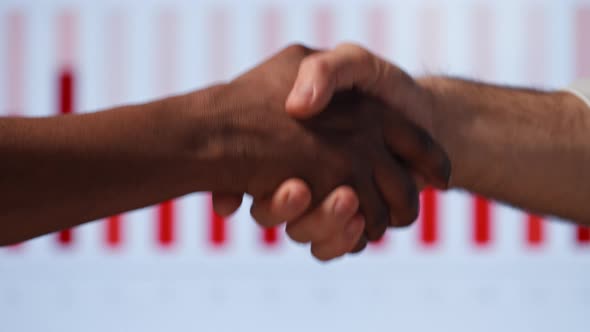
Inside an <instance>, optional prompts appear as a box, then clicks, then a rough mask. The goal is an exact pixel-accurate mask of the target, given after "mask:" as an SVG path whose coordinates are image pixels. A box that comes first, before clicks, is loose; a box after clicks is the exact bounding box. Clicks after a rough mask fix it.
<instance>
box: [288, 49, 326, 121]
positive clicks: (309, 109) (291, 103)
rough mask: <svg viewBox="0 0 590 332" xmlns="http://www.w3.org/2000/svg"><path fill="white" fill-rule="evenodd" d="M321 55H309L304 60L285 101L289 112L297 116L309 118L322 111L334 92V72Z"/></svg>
mask: <svg viewBox="0 0 590 332" xmlns="http://www.w3.org/2000/svg"><path fill="white" fill-rule="evenodd" d="M319 55H320V54H319V53H318V54H317V55H311V56H308V57H307V58H305V59H304V60H303V61H302V63H301V66H300V67H299V72H298V73H297V78H296V80H295V83H294V84H293V88H292V89H291V92H290V93H289V96H288V97H287V101H286V102H285V109H286V110H287V113H289V114H290V115H291V116H293V117H295V118H301V119H304V118H309V117H312V116H314V115H316V114H317V113H319V112H321V111H322V110H323V109H324V108H325V107H326V106H327V105H328V103H329V102H330V99H332V95H333V94H334V90H335V87H334V80H333V77H332V76H333V73H332V72H331V71H330V70H328V68H327V67H326V66H327V65H329V64H328V63H326V62H325V61H322V58H321V57H320V56H319Z"/></svg>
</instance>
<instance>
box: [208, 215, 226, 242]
mask: <svg viewBox="0 0 590 332" xmlns="http://www.w3.org/2000/svg"><path fill="white" fill-rule="evenodd" d="M209 220H210V232H209V241H210V242H211V244H212V245H213V246H214V247H221V246H223V245H225V242H226V240H227V239H226V230H225V224H226V221H225V219H224V218H223V217H222V216H220V215H218V214H217V213H215V211H214V210H213V204H209Z"/></svg>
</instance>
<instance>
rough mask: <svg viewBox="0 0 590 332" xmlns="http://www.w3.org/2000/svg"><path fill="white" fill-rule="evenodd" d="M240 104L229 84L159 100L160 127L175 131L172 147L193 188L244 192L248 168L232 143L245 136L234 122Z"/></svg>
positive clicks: (237, 96) (234, 89) (234, 90)
mask: <svg viewBox="0 0 590 332" xmlns="http://www.w3.org/2000/svg"><path fill="white" fill-rule="evenodd" d="M240 107H241V105H240V102H239V95H237V94H236V88H235V87H234V86H233V85H231V84H220V85H216V86H213V87H210V88H207V89H203V90H199V91H196V92H192V93H189V94H186V95H181V96H175V97H171V98H168V99H166V100H164V101H162V107H161V112H160V115H159V117H161V118H162V119H163V120H162V123H163V126H162V130H163V131H174V132H175V143H174V145H175V147H174V149H176V150H177V151H178V154H179V158H178V160H179V162H182V163H184V164H185V165H186V168H185V171H186V172H188V173H189V174H187V175H188V176H187V179H189V180H187V181H190V182H191V187H192V188H193V189H192V191H215V192H245V191H246V189H247V179H248V178H249V176H251V175H250V174H249V173H250V169H249V167H246V165H243V164H242V162H241V160H240V158H239V157H240V153H241V152H240V151H236V145H235V144H234V143H235V142H236V141H239V140H240V137H241V136H242V137H243V135H244V132H243V130H242V128H240V125H239V122H238V121H234V118H235V117H236V115H237V113H238V112H239V108H240Z"/></svg>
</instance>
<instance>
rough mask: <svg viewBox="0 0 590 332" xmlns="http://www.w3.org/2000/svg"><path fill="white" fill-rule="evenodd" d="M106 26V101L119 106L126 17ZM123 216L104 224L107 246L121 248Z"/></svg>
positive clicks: (117, 17) (111, 18)
mask: <svg viewBox="0 0 590 332" xmlns="http://www.w3.org/2000/svg"><path fill="white" fill-rule="evenodd" d="M107 22H108V24H106V29H107V33H106V34H105V35H106V38H107V39H106V40H105V44H106V45H107V47H106V48H105V59H106V67H107V68H108V73H109V74H108V75H105V77H104V79H105V81H104V82H103V83H104V87H105V90H106V99H107V100H108V101H109V103H112V104H118V103H122V102H123V101H124V95H125V85H126V84H125V77H124V75H123V73H124V71H125V67H126V66H125V63H124V56H125V48H126V45H127V43H126V40H125V39H126V38H125V37H126V32H127V30H126V26H125V23H124V22H125V17H124V16H123V15H122V14H120V13H115V14H112V15H111V16H109V18H108V20H107ZM122 222H123V217H122V216H121V215H115V216H111V217H109V218H107V220H105V222H104V235H105V242H106V244H107V246H109V247H111V248H115V247H119V246H120V245H121V243H122V241H123V235H122V229H121V228H122Z"/></svg>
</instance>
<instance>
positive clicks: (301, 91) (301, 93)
mask: <svg viewBox="0 0 590 332" xmlns="http://www.w3.org/2000/svg"><path fill="white" fill-rule="evenodd" d="M313 91H314V89H313V84H311V83H310V82H304V83H300V84H298V85H297V86H296V87H295V89H294V90H293V93H291V96H290V97H289V99H291V101H296V103H297V104H300V105H309V104H311V102H312V101H313V94H314V92H313Z"/></svg>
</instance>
